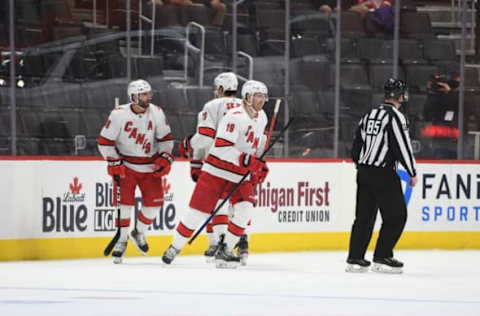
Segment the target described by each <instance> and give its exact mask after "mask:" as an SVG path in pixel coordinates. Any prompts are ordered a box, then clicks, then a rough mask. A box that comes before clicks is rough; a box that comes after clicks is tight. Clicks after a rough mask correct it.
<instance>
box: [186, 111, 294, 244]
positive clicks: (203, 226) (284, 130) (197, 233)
mask: <svg viewBox="0 0 480 316" xmlns="http://www.w3.org/2000/svg"><path fill="white" fill-rule="evenodd" d="M292 121H293V118H291V119H290V120H289V121H288V123H287V125H285V126H284V127H283V128H282V130H281V131H280V133H279V134H278V135H277V137H275V139H274V140H272V141H271V142H270V145H268V147H267V149H265V151H264V152H263V154H262V155H261V156H260V157H259V159H260V160H262V159H263V157H264V156H265V155H266V154H267V153H268V152H269V151H270V149H272V147H273V145H275V143H276V142H278V140H279V139H280V137H282V136H283V134H284V133H285V132H286V131H287V129H288V127H289V126H290V124H291V123H292ZM249 174H250V171H249V172H247V174H246V175H244V176H243V177H242V179H240V181H239V182H238V183H236V184H235V186H234V187H233V188H232V189H231V190H230V192H228V194H227V196H226V197H225V199H224V200H223V201H222V203H220V204H219V205H218V206H217V208H216V209H215V210H214V211H213V212H212V213H211V214H210V216H209V217H208V218H207V219H206V220H205V222H204V223H203V224H202V226H200V228H199V229H198V230H197V231H196V232H195V234H194V235H193V236H192V238H190V240H189V241H188V244H189V245H191V244H192V243H193V241H194V240H195V239H196V238H197V236H198V235H200V233H201V232H202V230H203V229H204V228H205V226H207V225H208V223H210V221H211V220H212V218H213V217H214V216H215V215H216V214H217V213H218V211H219V210H220V209H221V208H222V206H223V205H224V204H225V203H226V202H227V201H228V200H229V199H230V197H231V196H232V195H233V193H235V191H237V189H238V187H239V186H240V185H241V184H242V183H243V181H245V179H246V178H247V177H248V175H249Z"/></svg>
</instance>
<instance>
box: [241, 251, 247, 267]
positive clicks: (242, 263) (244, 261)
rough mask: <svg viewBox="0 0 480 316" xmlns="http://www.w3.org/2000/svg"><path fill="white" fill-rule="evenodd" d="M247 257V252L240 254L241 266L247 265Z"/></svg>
mask: <svg viewBox="0 0 480 316" xmlns="http://www.w3.org/2000/svg"><path fill="white" fill-rule="evenodd" d="M247 259H248V254H246V255H240V264H241V265H242V266H246V265H247Z"/></svg>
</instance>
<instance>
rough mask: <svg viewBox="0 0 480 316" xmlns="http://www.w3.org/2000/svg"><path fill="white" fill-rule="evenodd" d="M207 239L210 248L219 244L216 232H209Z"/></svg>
mask: <svg viewBox="0 0 480 316" xmlns="http://www.w3.org/2000/svg"><path fill="white" fill-rule="evenodd" d="M207 237H208V245H209V246H215V245H216V244H218V239H217V235H216V234H215V233H214V232H207Z"/></svg>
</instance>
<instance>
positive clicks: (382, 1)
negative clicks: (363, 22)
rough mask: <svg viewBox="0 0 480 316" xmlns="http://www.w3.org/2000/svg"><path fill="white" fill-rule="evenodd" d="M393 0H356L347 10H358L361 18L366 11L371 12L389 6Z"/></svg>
mask: <svg viewBox="0 0 480 316" xmlns="http://www.w3.org/2000/svg"><path fill="white" fill-rule="evenodd" d="M392 2H393V1H387V0H356V3H355V4H354V5H352V6H351V7H350V8H349V10H351V11H355V12H358V13H359V14H360V15H361V17H362V19H363V18H365V15H366V14H367V12H373V11H376V10H378V9H384V8H391V6H392Z"/></svg>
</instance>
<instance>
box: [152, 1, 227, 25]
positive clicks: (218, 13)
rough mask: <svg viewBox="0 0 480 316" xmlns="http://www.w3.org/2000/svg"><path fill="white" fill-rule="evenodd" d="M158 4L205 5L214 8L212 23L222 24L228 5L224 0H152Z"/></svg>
mask: <svg viewBox="0 0 480 316" xmlns="http://www.w3.org/2000/svg"><path fill="white" fill-rule="evenodd" d="M152 1H155V3H156V4H157V5H162V4H173V5H204V6H206V7H208V8H211V9H212V10H213V18H212V24H213V25H215V26H222V25H223V19H224V17H225V12H226V11H227V6H226V5H225V4H224V3H222V0H152Z"/></svg>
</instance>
